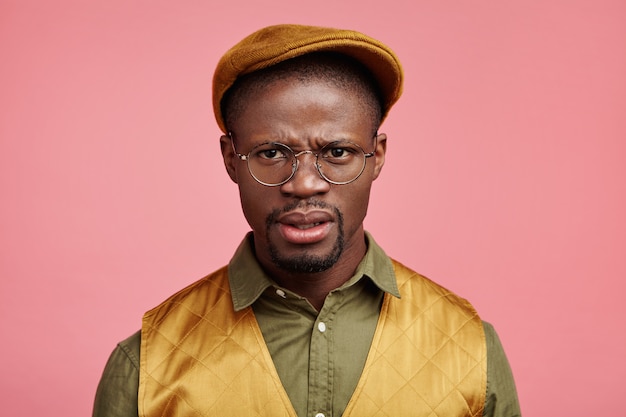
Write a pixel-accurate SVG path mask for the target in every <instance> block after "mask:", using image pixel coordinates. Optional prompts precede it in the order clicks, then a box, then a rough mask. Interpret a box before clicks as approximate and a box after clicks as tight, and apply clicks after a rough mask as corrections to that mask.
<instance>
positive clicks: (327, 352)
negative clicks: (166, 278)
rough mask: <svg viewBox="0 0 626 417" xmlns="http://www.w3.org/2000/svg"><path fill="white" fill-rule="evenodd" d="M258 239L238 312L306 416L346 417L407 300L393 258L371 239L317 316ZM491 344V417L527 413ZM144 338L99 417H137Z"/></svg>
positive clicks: (236, 285) (108, 390)
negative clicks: (380, 337) (277, 271)
mask: <svg viewBox="0 0 626 417" xmlns="http://www.w3.org/2000/svg"><path fill="white" fill-rule="evenodd" d="M251 239H252V238H251V235H248V237H247V238H246V239H244V241H243V242H242V244H241V245H240V247H239V248H238V249H237V252H236V253H235V255H234V256H233V258H232V260H231V262H230V263H229V266H228V273H229V280H230V285H231V292H232V298H233V306H234V308H235V310H241V309H243V308H246V307H248V306H252V308H253V310H254V313H255V316H256V318H257V321H258V323H259V326H260V328H261V332H262V333H263V337H264V339H265V342H266V344H267V347H268V349H269V352H270V354H271V356H272V360H273V362H274V365H275V366H276V370H277V372H278V375H279V376H280V379H281V381H282V383H283V386H284V387H285V391H286V392H287V395H288V396H289V399H290V400H291V403H292V404H293V406H294V409H295V410H296V413H297V414H298V416H300V417H305V416H316V415H320V414H321V415H324V416H325V417H330V416H341V414H342V413H343V410H344V409H345V407H346V405H347V403H348V401H349V400H350V397H351V396H352V392H353V391H354V389H355V387H356V384H357V382H358V380H359V377H360V375H361V372H362V370H363V367H364V365H365V359H366V357H367V354H368V351H369V348H370V344H371V341H372V338H373V335H374V331H375V329H376V324H377V322H378V315H379V312H380V306H381V303H382V299H383V295H384V293H385V292H387V293H389V294H391V295H393V296H395V297H400V293H399V291H398V288H397V285H396V279H395V274H394V271H393V266H392V264H391V260H390V259H389V258H388V257H387V255H386V254H385V253H384V252H383V250H382V249H381V248H380V247H379V246H378V245H377V244H376V243H375V242H374V240H373V238H372V237H371V236H370V235H369V234H368V235H367V240H368V250H367V253H366V255H365V257H364V258H363V260H362V261H361V263H360V264H359V267H358V268H357V270H356V272H355V274H354V276H353V277H352V278H351V279H350V280H349V281H348V282H346V283H345V284H344V285H342V286H341V287H340V288H337V289H336V290H334V291H332V292H331V293H330V294H329V295H328V296H327V297H326V300H325V302H324V305H323V307H322V309H321V310H320V311H319V312H318V311H316V310H315V309H314V308H313V307H312V306H311V304H310V303H309V302H308V301H307V300H306V299H304V298H302V297H300V296H298V295H297V294H294V293H292V292H290V291H289V290H287V289H285V288H281V287H279V286H278V285H277V284H276V283H275V282H274V281H273V280H272V279H271V278H270V277H269V276H267V275H266V274H265V272H264V271H263V270H262V269H261V267H260V265H259V264H258V262H257V261H256V258H255V256H254V253H253V249H252V244H251V243H252V242H251ZM483 324H484V329H485V335H486V340H487V399H486V404H485V411H484V414H483V415H484V416H489V417H514V416H519V415H520V410H519V404H518V400H517V393H516V390H515V384H514V381H513V376H512V373H511V369H510V367H509V364H508V361H507V359H506V356H505V354H504V351H503V349H502V345H501V344H500V341H499V340H498V336H497V334H496V332H495V330H494V329H493V327H492V326H491V325H490V324H488V323H484V322H483ZM140 343H141V334H140V332H137V333H135V334H134V335H132V336H131V337H130V338H128V339H126V340H125V341H123V342H121V343H120V344H118V346H117V347H116V348H115V350H114V351H113V353H112V354H111V357H110V358H109V361H108V362H107V365H106V367H105V369H104V373H103V376H102V379H101V381H100V384H99V386H98V390H97V393H96V401H95V404H94V410H93V416H94V417H137V415H138V411H137V390H138V385H139V351H140Z"/></svg>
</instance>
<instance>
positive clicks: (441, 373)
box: [344, 263, 486, 417]
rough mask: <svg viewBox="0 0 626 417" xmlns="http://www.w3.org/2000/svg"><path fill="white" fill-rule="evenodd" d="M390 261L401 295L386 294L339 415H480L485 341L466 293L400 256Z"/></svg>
mask: <svg viewBox="0 0 626 417" xmlns="http://www.w3.org/2000/svg"><path fill="white" fill-rule="evenodd" d="M394 267H395V269H396V276H397V278H398V284H399V288H400V292H401V294H402V299H400V300H398V299H395V298H393V297H390V296H388V295H387V296H386V297H385V301H384V304H383V311H382V312H381V322H380V323H379V327H378V329H377V331H376V334H375V336H374V341H373V344H372V350H371V351H370V355H369V357H368V359H367V363H366V365H365V368H366V369H365V371H364V374H363V376H362V379H361V381H360V382H359V385H358V386H357V389H356V391H355V394H354V396H353V398H352V400H351V401H350V404H349V405H348V407H347V409H346V413H345V414H344V415H346V416H355V417H364V416H404V415H406V416H429V417H435V416H446V417H449V416H472V417H478V416H481V415H482V411H483V406H484V400H485V398H484V397H485V391H486V346H485V341H484V334H483V330H482V323H481V321H480V318H479V317H478V315H477V314H476V312H475V311H474V309H473V308H472V307H471V306H470V305H469V303H467V301H465V300H463V299H461V298H458V297H457V296H455V295H454V294H452V293H450V292H449V291H447V290H445V289H444V288H442V287H440V286H439V285H437V284H435V283H433V282H432V281H430V280H428V279H427V278H425V277H422V276H421V275H419V274H417V273H415V272H413V271H411V270H409V269H407V268H405V267H404V266H402V265H401V264H399V263H394ZM459 307H460V308H459ZM477 335H478V337H477Z"/></svg>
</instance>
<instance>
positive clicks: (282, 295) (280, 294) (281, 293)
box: [276, 288, 287, 298]
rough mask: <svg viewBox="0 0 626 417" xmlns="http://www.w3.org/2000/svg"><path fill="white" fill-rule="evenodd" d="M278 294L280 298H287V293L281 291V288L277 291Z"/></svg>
mask: <svg viewBox="0 0 626 417" xmlns="http://www.w3.org/2000/svg"><path fill="white" fill-rule="evenodd" d="M276 294H277V295H278V296H279V297H283V298H287V294H286V293H285V291H283V290H281V289H280V288H279V289H277V290H276Z"/></svg>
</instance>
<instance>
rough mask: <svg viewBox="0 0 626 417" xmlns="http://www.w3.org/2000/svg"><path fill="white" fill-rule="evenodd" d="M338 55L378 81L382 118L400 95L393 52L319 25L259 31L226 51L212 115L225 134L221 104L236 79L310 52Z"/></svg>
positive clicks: (215, 81)
mask: <svg viewBox="0 0 626 417" xmlns="http://www.w3.org/2000/svg"><path fill="white" fill-rule="evenodd" d="M321 51H328V52H338V53H341V54H345V55H348V56H350V57H352V58H354V59H356V60H358V61H360V62H361V63H362V64H363V65H365V66H366V67H367V68H368V69H369V70H370V71H371V72H372V75H373V76H374V78H375V79H376V81H377V82H378V85H379V88H380V92H381V94H382V99H383V109H382V110H383V119H384V118H385V117H386V116H387V114H388V112H389V109H390V108H391V106H392V105H393V104H394V103H395V102H396V101H398V99H399V98H400V95H401V94H402V67H401V66H400V61H399V59H398V57H397V56H396V55H395V54H394V53H393V51H392V50H391V49H390V48H389V47H387V46H386V45H384V44H383V43H382V42H379V41H377V40H376V39H373V38H370V37H369V36H367V35H364V34H362V33H360V32H355V31H352V30H342V29H332V28H326V27H318V26H303V25H276V26H269V27H266V28H263V29H260V30H258V31H256V32H254V33H253V34H251V35H249V36H247V37H246V38H244V39H243V40H242V41H241V42H239V43H238V44H236V45H235V46H233V47H232V48H231V49H229V50H228V51H227V52H226V53H225V54H224V56H223V57H222V58H221V59H220V61H219V63H218V64H217V68H216V69H215V74H213V112H214V113H215V120H216V121H217V124H218V125H219V127H220V129H221V130H222V131H223V132H224V133H227V129H226V123H225V121H224V117H223V115H222V109H221V102H222V98H223V97H224V94H225V93H226V91H228V89H229V88H230V87H232V85H233V84H234V83H235V81H236V80H237V78H238V77H240V76H242V75H245V74H249V73H251V72H254V71H258V70H260V69H263V68H267V67H271V66H272V65H276V64H278V63H279V62H282V61H285V60H287V59H290V58H295V57H297V56H301V55H305V54H309V53H312V52H321Z"/></svg>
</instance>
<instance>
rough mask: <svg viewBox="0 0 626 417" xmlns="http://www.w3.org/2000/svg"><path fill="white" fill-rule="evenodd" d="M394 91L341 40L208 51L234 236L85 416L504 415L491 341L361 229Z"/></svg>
mask: <svg viewBox="0 0 626 417" xmlns="http://www.w3.org/2000/svg"><path fill="white" fill-rule="evenodd" d="M401 89H402V70H401V67H400V63H399V61H398V59H397V57H396V56H395V55H394V53H393V52H392V51H391V50H390V49H389V48H388V47H386V46H385V45H383V44H381V43H380V42H378V41H376V40H374V39H371V38H369V37H367V36H365V35H363V34H360V33H357V32H353V31H345V30H335V29H328V28H318V27H307V26H298V25H279V26H272V27H268V28H265V29H262V30H260V31H258V32H256V33H254V34H252V35H250V36H249V37H247V38H246V39H244V40H243V41H241V42H240V43H239V44H237V45H235V46H234V47H233V48H232V49H231V50H230V51H228V52H227V53H226V54H225V55H224V57H223V58H222V60H221V61H220V62H219V64H218V66H217V69H216V72H215V75H214V79H213V104H214V111H215V115H216V119H217V123H218V125H219V126H220V128H221V129H222V131H223V132H224V135H223V136H222V137H221V138H220V145H221V150H222V155H223V158H224V164H225V167H226V170H227V172H228V175H229V176H230V178H231V179H232V180H233V181H234V182H235V183H236V184H237V185H238V187H239V192H240V198H241V205H242V208H243V213H244V215H245V217H246V220H247V221H248V223H249V225H250V227H251V229H252V231H251V233H250V234H249V235H248V236H246V237H245V238H244V240H243V242H242V244H241V245H240V247H239V248H238V249H237V251H236V253H235V255H234V256H233V258H232V260H231V261H230V263H229V265H228V266H227V267H224V268H222V269H220V270H218V271H216V272H214V273H213V274H211V275H209V276H207V277H205V278H204V279H202V280H200V281H198V282H196V283H195V284H192V285H191V286H189V287H188V288H186V289H183V290H182V291H180V292H179V293H177V294H175V295H173V296H172V297H170V298H169V299H168V300H167V301H165V302H164V303H162V304H161V305H159V306H158V307H156V308H155V309H153V310H151V311H149V312H147V313H146V315H145V316H144V320H143V325H142V329H141V332H138V333H137V334H135V335H133V336H131V337H130V338H129V339H127V340H125V341H124V342H122V343H120V344H119V345H118V346H117V348H116V349H115V351H114V352H113V354H112V355H111V358H110V359H109V362H108V363H107V366H106V368H105V371H104V374H103V376H102V380H101V382H100V385H99V387H98V391H97V394H96V402H95V406H94V416H97V417H100V416H107V417H111V416H116V417H117V416H120V417H121V416H128V417H130V416H137V415H141V416H212V415H220V416H252V415H257V416H300V417H304V416H316V417H324V416H357V417H361V416H370V415H371V416H480V415H485V416H517V415H519V405H518V402H517V396H516V392H515V386H514V383H513V379H512V376H511V372H510V369H509V365H508V363H507V360H506V357H505V355H504V353H503V351H502V347H501V345H500V343H499V341H498V338H497V336H496V334H495V331H494V330H493V328H492V327H491V326H490V325H489V324H487V323H484V322H482V321H481V320H480V319H479V317H478V315H477V314H476V312H475V311H474V309H473V308H472V307H471V306H470V305H469V303H467V302H466V301H465V300H463V299H461V298H459V297H457V296H455V295H454V294H452V293H450V292H449V291H447V290H445V289H444V288H442V287H440V286H438V285H437V284H435V283H433V282H431V281H429V280H428V279H426V278H424V277H422V276H420V275H418V274H417V273H415V272H413V271H411V270H410V269H408V268H406V267H404V266H403V265H401V264H399V263H397V262H395V261H393V260H391V259H390V258H388V257H387V255H385V253H384V252H383V250H382V249H381V248H380V247H379V246H378V245H377V244H376V243H375V241H374V239H373V237H372V236H371V235H369V234H367V233H366V232H365V231H364V229H363V220H364V218H365V215H366V212H367V205H368V201H369V193H370V188H371V185H372V182H373V181H374V180H375V179H376V178H377V177H378V175H379V174H380V172H381V169H382V167H383V164H384V161H385V150H386V143H387V137H386V135H385V134H383V133H380V132H379V131H378V128H379V126H380V124H381V122H382V120H383V119H384V117H385V116H386V115H387V113H388V111H389V110H390V108H391V106H392V105H393V104H394V103H395V102H396V101H397V100H398V98H399V96H400V93H401Z"/></svg>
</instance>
